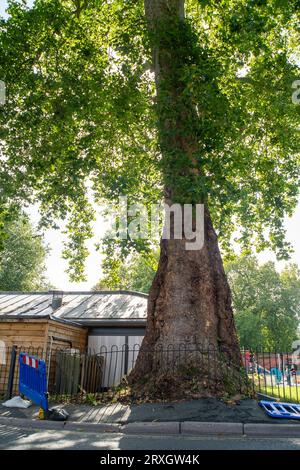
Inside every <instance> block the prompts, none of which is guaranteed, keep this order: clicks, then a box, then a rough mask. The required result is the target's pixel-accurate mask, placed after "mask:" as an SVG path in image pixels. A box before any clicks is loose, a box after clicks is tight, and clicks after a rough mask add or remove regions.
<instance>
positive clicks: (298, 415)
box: [258, 400, 300, 419]
mask: <svg viewBox="0 0 300 470" xmlns="http://www.w3.org/2000/svg"><path fill="white" fill-rule="evenodd" d="M258 404H259V405H260V406H261V407H262V408H263V409H264V410H265V412H266V413H267V415H268V416H271V418H285V419H300V404H298V403H279V402H277V401H266V400H261V401H260V402H258Z"/></svg>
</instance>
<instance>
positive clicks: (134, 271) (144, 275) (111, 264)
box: [93, 250, 159, 294]
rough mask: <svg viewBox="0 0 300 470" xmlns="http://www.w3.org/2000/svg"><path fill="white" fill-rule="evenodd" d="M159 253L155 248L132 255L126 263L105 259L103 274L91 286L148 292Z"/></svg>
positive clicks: (98, 288) (97, 288)
mask: <svg viewBox="0 0 300 470" xmlns="http://www.w3.org/2000/svg"><path fill="white" fill-rule="evenodd" d="M158 258H159V253H158V251H157V250H155V251H150V252H149V253H140V254H138V255H135V256H132V257H131V258H130V259H129V260H127V262H126V263H124V262H121V261H120V260H112V259H110V260H109V259H107V260H106V262H105V264H104V276H103V277H102V278H101V279H100V280H99V282H98V283H97V284H96V285H95V287H94V288H93V289H94V290H103V289H126V290H133V291H137V292H144V293H146V294H148V292H149V290H150V287H151V284H152V282H153V278H154V276H155V273H156V269H157V264H158Z"/></svg>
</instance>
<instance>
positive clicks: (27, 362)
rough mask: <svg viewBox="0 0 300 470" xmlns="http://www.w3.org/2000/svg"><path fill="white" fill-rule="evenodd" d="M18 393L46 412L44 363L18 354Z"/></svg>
mask: <svg viewBox="0 0 300 470" xmlns="http://www.w3.org/2000/svg"><path fill="white" fill-rule="evenodd" d="M19 361H20V377H19V392H20V393H22V394H23V395H25V396H26V397H27V398H29V399H30V400H32V401H33V402H34V403H36V404H37V405H39V406H40V407H41V408H43V410H45V411H46V412H48V392H47V375H46V363H45V361H43V360H42V359H38V358H36V357H34V356H29V355H28V354H26V353H20V359H19Z"/></svg>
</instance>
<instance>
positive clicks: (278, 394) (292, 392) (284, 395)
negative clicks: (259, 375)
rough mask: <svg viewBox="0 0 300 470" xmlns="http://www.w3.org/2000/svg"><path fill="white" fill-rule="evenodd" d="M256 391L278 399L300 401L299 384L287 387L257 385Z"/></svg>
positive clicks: (292, 401)
mask: <svg viewBox="0 0 300 470" xmlns="http://www.w3.org/2000/svg"><path fill="white" fill-rule="evenodd" d="M256 391H257V392H258V393H264V394H266V395H269V396H271V397H274V398H279V399H280V401H286V402H291V403H300V385H298V386H297V387H296V386H294V387H289V386H287V385H285V386H283V385H279V386H277V385H274V386H273V387H262V386H261V387H257V389H256Z"/></svg>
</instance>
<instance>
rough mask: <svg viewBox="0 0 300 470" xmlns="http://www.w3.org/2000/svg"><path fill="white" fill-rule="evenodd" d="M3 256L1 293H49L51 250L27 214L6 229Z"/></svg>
mask: <svg viewBox="0 0 300 470" xmlns="http://www.w3.org/2000/svg"><path fill="white" fill-rule="evenodd" d="M3 231H4V234H5V237H4V242H3V250H2V251H1V252H0V290H2V291H10V290H14V291H34V290H43V289H48V288H49V287H50V286H49V283H48V282H47V280H46V278H45V257H46V254H47V249H46V247H45V244H44V242H43V238H42V237H41V235H40V234H39V233H38V232H37V231H36V230H35V229H34V228H33V227H32V225H31V224H30V221H29V219H28V217H27V216H26V215H24V214H22V215H19V217H18V218H17V219H16V220H14V221H12V222H9V223H7V224H5V226H4V230H3Z"/></svg>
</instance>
